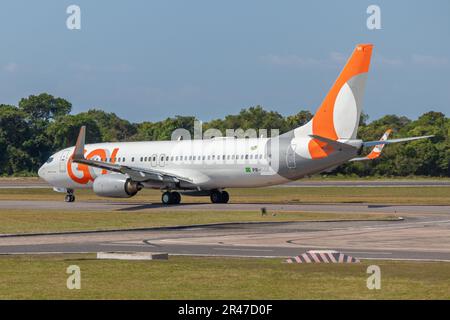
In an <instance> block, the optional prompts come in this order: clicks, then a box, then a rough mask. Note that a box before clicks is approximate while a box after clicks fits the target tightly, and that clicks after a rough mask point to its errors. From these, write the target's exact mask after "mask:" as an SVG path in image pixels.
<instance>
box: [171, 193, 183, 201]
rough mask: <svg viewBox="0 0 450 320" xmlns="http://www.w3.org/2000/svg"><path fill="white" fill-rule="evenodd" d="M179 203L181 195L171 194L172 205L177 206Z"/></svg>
mask: <svg viewBox="0 0 450 320" xmlns="http://www.w3.org/2000/svg"><path fill="white" fill-rule="evenodd" d="M180 202H181V195H180V194H179V193H178V192H172V203H173V204H179V203H180Z"/></svg>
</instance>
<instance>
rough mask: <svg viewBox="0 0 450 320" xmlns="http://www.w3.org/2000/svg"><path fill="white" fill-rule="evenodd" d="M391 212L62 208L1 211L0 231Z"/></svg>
mask: <svg viewBox="0 0 450 320" xmlns="http://www.w3.org/2000/svg"><path fill="white" fill-rule="evenodd" d="M393 217H394V216H392V215H388V214H366V213H364V214H358V213H349V214H347V213H317V212H268V214H267V215H266V216H261V213H259V212H257V211H206V210H205V211H184V210H183V211H170V210H148V209H147V210H145V209H144V210H139V211H75V210H71V211H59V210H18V209H17V210H0V234H2V233H3V234H7V233H32V232H62V231H79V230H108V229H125V228H144V227H156V226H173V225H192V224H205V223H223V222H248V221H259V222H269V221H305V220H349V219H358V220H368V219H370V220H375V219H390V218H393Z"/></svg>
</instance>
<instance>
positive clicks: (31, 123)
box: [0, 93, 450, 177]
mask: <svg viewBox="0 0 450 320" xmlns="http://www.w3.org/2000/svg"><path fill="white" fill-rule="evenodd" d="M71 110H72V104H71V103H70V102H69V101H67V100H65V99H63V98H59V97H54V96H52V95H50V94H48V93H41V94H39V95H30V96H29V97H27V98H23V99H21V100H20V101H19V103H18V104H17V106H14V105H6V104H0V175H2V176H8V175H17V176H19V175H22V176H28V175H36V172H37V170H38V168H39V167H40V166H41V165H42V163H43V162H45V161H46V159H47V158H48V157H49V155H51V154H52V153H54V152H55V151H57V150H60V149H63V148H66V147H69V146H72V145H74V144H75V140H76V138H77V135H78V131H79V128H80V127H81V126H82V125H86V126H87V130H88V132H87V139H88V140H87V143H95V142H104V141H139V140H149V141H150V140H169V139H170V138H171V134H172V132H173V130H175V129H178V128H184V129H186V130H188V131H190V132H191V134H193V130H194V120H195V117H191V116H175V117H173V118H167V119H165V120H162V121H155V122H151V121H144V122H140V123H131V122H129V121H127V120H125V119H121V118H119V117H118V116H117V115H116V114H114V113H109V112H105V111H102V110H100V109H96V108H94V109H91V110H89V111H87V112H81V113H78V114H71ZM311 118H312V114H311V113H310V112H309V111H305V110H302V111H300V112H298V113H297V114H294V115H291V116H287V117H283V116H282V115H281V114H279V113H278V112H275V111H267V110H265V109H264V108H263V107H261V106H259V105H258V106H254V107H250V108H247V109H242V110H241V111H240V113H239V114H236V115H228V116H226V117H225V118H223V119H215V120H211V121H209V122H206V123H203V130H204V131H205V130H207V129H209V128H216V129H219V130H221V131H222V133H223V134H224V135H225V130H226V129H238V128H241V129H243V130H247V129H250V128H256V129H259V128H264V129H267V130H268V131H270V129H278V130H279V131H280V133H284V132H287V131H289V130H292V129H294V128H296V127H298V126H301V125H303V124H305V123H306V122H308V121H309V120H310V119H311ZM389 128H390V129H393V131H394V133H393V136H394V137H396V138H399V137H407V136H419V135H434V136H435V137H433V138H432V139H426V140H420V141H413V142H409V143H404V144H394V145H389V146H387V147H386V148H385V149H384V150H383V155H382V157H381V158H380V159H377V160H374V161H364V162H363V161H361V162H353V163H347V164H345V165H342V166H340V167H339V168H337V169H336V170H335V171H334V172H332V173H331V174H335V175H338V174H342V175H354V176H361V177H362V176H410V175H419V176H434V177H436V176H445V177H450V118H448V117H446V115H445V114H443V113H441V112H434V111H430V112H427V113H424V114H423V115H421V116H420V117H419V118H418V119H416V120H411V119H408V118H407V117H404V116H397V115H386V116H384V117H382V118H380V119H377V120H374V121H371V122H369V121H368V117H367V115H365V114H363V115H362V116H361V121H360V127H359V131H358V136H359V138H361V139H363V140H365V141H369V140H378V139H379V138H380V137H381V135H382V134H383V133H384V131H386V130H387V129H389ZM366 152H368V150H366ZM328 174H330V173H328Z"/></svg>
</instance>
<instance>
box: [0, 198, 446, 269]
mask: <svg viewBox="0 0 450 320" xmlns="http://www.w3.org/2000/svg"><path fill="white" fill-rule="evenodd" d="M74 204H75V205H76V206H72V208H75V207H76V208H77V209H79V208H80V207H82V208H84V209H88V208H90V209H91V210H105V208H108V209H109V210H111V209H113V210H124V211H129V210H143V209H145V210H152V209H153V208H154V209H155V210H156V209H158V210H161V208H160V206H159V205H152V204H143V203H123V202H101V201H97V202H76V203H74ZM74 204H66V203H64V202H44V201H20V202H17V201H16V202H13V201H1V202H0V208H9V207H12V206H15V207H16V208H17V206H21V207H24V208H28V207H32V208H37V209H39V208H43V207H45V206H47V207H52V208H53V209H61V208H62V207H64V208H71V207H70V205H74ZM66 206H67V207H66ZM264 206H265V207H267V208H268V210H269V211H270V210H279V211H319V212H361V213H365V212H367V213H369V212H370V213H374V212H375V213H377V212H378V213H386V212H389V213H395V212H396V213H397V214H398V215H402V216H403V217H404V220H402V221H341V222H331V221H330V222H291V223H236V224H218V225H204V226H195V227H182V228H155V229H145V230H135V231H113V232H111V231H108V232H88V233H70V234H69V233H67V234H53V235H34V236H9V237H0V254H8V253H15V254H19V253H50V252H53V253H54V252H67V253H69V252H70V253H71V252H98V251H151V252H168V253H169V254H177V255H208V256H246V257H287V256H294V255H298V254H300V253H303V252H305V251H307V250H310V249H333V250H339V251H342V252H344V253H347V254H350V255H352V256H355V257H357V258H360V259H364V258H370V259H414V260H444V261H450V206H399V205H392V206H391V205H385V206H380V205H367V204H299V205H264ZM212 207H214V209H216V210H223V209H226V210H255V209H258V208H260V207H261V205H260V204H223V205H219V206H217V205H211V204H189V205H180V206H173V207H170V210H211V208H212Z"/></svg>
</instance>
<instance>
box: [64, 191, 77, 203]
mask: <svg viewBox="0 0 450 320" xmlns="http://www.w3.org/2000/svg"><path fill="white" fill-rule="evenodd" d="M64 201H65V202H74V201H75V195H74V194H73V190H71V189H68V190H67V194H66V196H65V197H64Z"/></svg>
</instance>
